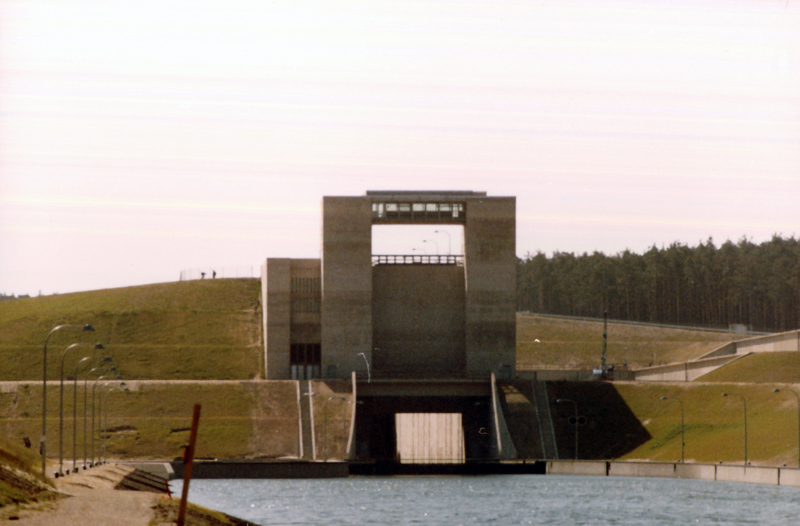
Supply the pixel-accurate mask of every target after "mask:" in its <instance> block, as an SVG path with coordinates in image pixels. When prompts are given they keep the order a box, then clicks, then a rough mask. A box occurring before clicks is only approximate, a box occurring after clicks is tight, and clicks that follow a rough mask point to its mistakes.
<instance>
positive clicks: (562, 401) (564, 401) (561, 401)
mask: <svg viewBox="0 0 800 526" xmlns="http://www.w3.org/2000/svg"><path fill="white" fill-rule="evenodd" d="M556 403H557V404H572V405H573V406H575V422H574V424H575V460H578V420H579V417H578V404H577V403H576V402H575V401H574V400H570V399H568V398H559V399H558V400H556Z"/></svg>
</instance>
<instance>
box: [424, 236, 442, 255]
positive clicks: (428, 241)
mask: <svg viewBox="0 0 800 526" xmlns="http://www.w3.org/2000/svg"><path fill="white" fill-rule="evenodd" d="M422 242H423V243H433V244H434V245H436V255H437V256H438V255H439V243H437V242H436V241H433V240H431V239H423V240H422Z"/></svg>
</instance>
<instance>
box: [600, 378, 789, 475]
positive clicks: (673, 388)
mask: <svg viewBox="0 0 800 526" xmlns="http://www.w3.org/2000/svg"><path fill="white" fill-rule="evenodd" d="M614 385H615V386H616V389H617V391H618V392H619V393H620V395H621V396H622V398H623V399H624V400H625V402H626V404H627V405H628V407H629V408H630V409H631V411H632V412H633V414H634V415H635V416H636V417H637V418H638V419H639V421H640V422H641V423H642V425H644V427H645V429H647V431H648V432H649V433H650V435H651V436H652V439H651V440H649V441H647V442H646V443H644V444H642V445H641V446H639V447H638V448H636V449H634V450H633V451H630V452H629V453H627V454H625V455H624V456H623V457H622V458H623V459H627V460H652V461H665V462H673V461H679V460H680V457H681V409H680V404H679V402H677V401H674V400H661V397H662V396H666V397H668V398H677V399H680V400H681V401H682V402H683V406H684V418H685V429H684V432H685V436H686V440H685V444H686V445H685V454H686V461H687V462H711V463H717V462H726V463H728V462H740V463H741V462H742V461H743V458H744V404H743V403H742V398H741V397H740V396H737V395H742V396H743V397H744V398H745V399H746V401H747V435H748V437H747V445H748V460H749V461H750V462H752V464H754V465H774V466H782V465H784V464H786V465H788V466H797V465H798V436H797V428H798V422H797V418H798V408H797V400H796V399H795V398H794V396H792V395H791V394H790V393H786V392H779V393H775V392H773V389H774V388H775V385H773V384H752V385H746V384H722V383H720V384H697V383H655V382H654V383H651V384H650V383H648V384H642V383H638V384H636V383H617V384H614ZM780 387H781V388H786V386H780ZM723 393H729V394H730V396H727V397H723V396H722V395H723Z"/></svg>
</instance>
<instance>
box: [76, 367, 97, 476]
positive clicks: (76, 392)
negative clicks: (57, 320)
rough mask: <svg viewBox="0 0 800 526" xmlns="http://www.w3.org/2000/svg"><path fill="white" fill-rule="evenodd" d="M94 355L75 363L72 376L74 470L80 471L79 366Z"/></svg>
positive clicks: (84, 415) (84, 418)
mask: <svg viewBox="0 0 800 526" xmlns="http://www.w3.org/2000/svg"><path fill="white" fill-rule="evenodd" d="M92 358H94V357H93V356H84V357H83V358H81V359H80V360H79V361H78V363H76V364H75V374H74V375H73V376H72V471H73V472H74V473H77V472H78V368H79V367H80V366H81V364H82V363H83V362H86V361H89V360H91V359H92ZM83 422H84V426H85V424H86V412H85V405H84V414H83Z"/></svg>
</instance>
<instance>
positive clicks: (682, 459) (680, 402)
mask: <svg viewBox="0 0 800 526" xmlns="http://www.w3.org/2000/svg"><path fill="white" fill-rule="evenodd" d="M661 399H662V400H675V401H677V402H678V403H679V404H681V464H683V463H684V446H686V441H685V440H684V425H683V400H681V399H680V398H674V397H668V396H662V397H661Z"/></svg>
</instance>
